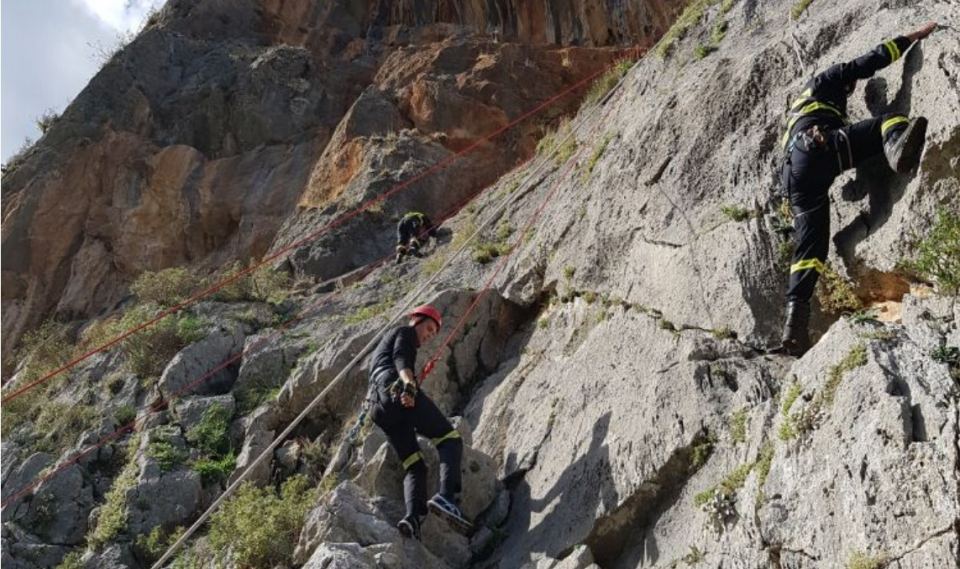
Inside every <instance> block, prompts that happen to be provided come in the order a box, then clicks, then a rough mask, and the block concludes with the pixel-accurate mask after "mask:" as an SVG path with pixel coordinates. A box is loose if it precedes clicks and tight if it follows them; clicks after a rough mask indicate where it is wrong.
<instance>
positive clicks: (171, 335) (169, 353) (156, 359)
mask: <svg viewBox="0 0 960 569" xmlns="http://www.w3.org/2000/svg"><path fill="white" fill-rule="evenodd" d="M156 313H157V306H156V305H153V304H141V305H138V306H135V307H134V308H132V309H131V310H129V311H127V313H126V314H124V315H123V318H121V319H120V320H119V322H118V323H117V324H116V330H117V333H120V331H126V330H131V329H133V328H136V327H138V326H140V325H142V324H144V323H145V322H148V321H150V320H152V319H153V318H154V317H155V315H156ZM203 329H204V322H203V321H202V320H200V319H199V318H197V317H195V316H191V315H189V314H182V315H174V314H170V315H167V316H165V317H163V318H161V319H160V320H158V321H156V322H154V323H153V324H151V325H150V326H147V327H146V328H143V329H142V330H139V331H137V332H136V333H134V334H132V335H130V336H128V337H127V338H125V339H124V340H123V341H122V342H121V343H120V349H121V350H122V351H123V353H124V355H126V365H127V368H128V369H129V370H130V371H131V372H133V373H134V374H136V375H137V376H138V377H140V378H149V377H157V376H159V375H160V374H161V373H162V372H163V368H164V367H166V365H167V363H168V362H169V361H170V360H171V359H173V356H175V355H177V352H179V351H180V350H181V349H183V348H184V347H185V346H187V345H188V344H191V343H193V342H196V341H197V340H199V339H201V338H202V337H203V336H204V330H203Z"/></svg>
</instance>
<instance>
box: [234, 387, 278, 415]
mask: <svg viewBox="0 0 960 569" xmlns="http://www.w3.org/2000/svg"><path fill="white" fill-rule="evenodd" d="M279 394H280V388H279V387H273V386H269V385H253V386H250V387H247V388H244V389H241V390H239V391H237V392H236V393H235V395H236V397H237V412H238V413H239V414H241V415H246V414H247V413H249V412H250V411H253V410H254V409H256V408H257V407H259V406H260V405H262V404H264V403H266V402H267V401H273V400H274V399H276V398H277V395H279Z"/></svg>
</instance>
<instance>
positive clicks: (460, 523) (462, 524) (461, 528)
mask: <svg viewBox="0 0 960 569" xmlns="http://www.w3.org/2000/svg"><path fill="white" fill-rule="evenodd" d="M427 508H428V509H429V510H430V511H431V512H433V513H434V514H436V515H437V516H439V517H441V518H443V519H444V521H446V522H447V523H448V524H450V525H451V526H453V528H454V529H455V530H457V531H458V532H460V533H462V534H464V535H469V534H470V532H472V531H473V524H471V523H470V522H468V521H467V520H465V519H463V518H461V517H460V516H455V515H453V514H451V513H450V512H448V511H446V510H444V509H443V508H441V507H440V506H438V505H436V504H434V503H433V502H427Z"/></svg>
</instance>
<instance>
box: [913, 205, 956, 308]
mask: <svg viewBox="0 0 960 569" xmlns="http://www.w3.org/2000/svg"><path fill="white" fill-rule="evenodd" d="M903 265H904V266H905V268H907V269H908V270H910V271H912V272H913V273H915V274H916V275H917V276H919V277H921V278H923V279H924V280H927V281H930V282H935V283H937V285H938V286H939V287H940V290H942V291H943V292H944V293H946V294H957V293H958V292H960V214H958V213H952V212H950V211H948V210H947V209H945V208H941V209H939V210H938V211H937V221H936V223H935V224H934V226H933V229H932V230H931V231H930V233H929V234H928V235H927V236H926V238H924V239H923V240H922V241H920V242H919V243H918V244H917V246H916V258H915V259H913V260H911V261H906V262H905V263H903Z"/></svg>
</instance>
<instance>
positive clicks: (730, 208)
mask: <svg viewBox="0 0 960 569" xmlns="http://www.w3.org/2000/svg"><path fill="white" fill-rule="evenodd" d="M720 212H721V213H723V215H725V216H727V217H728V218H729V219H731V220H733V221H746V220H748V219H750V218H751V217H753V216H754V215H756V213H757V212H756V211H754V210H752V209H746V208H742V207H739V206H735V205H725V206H722V207H721V208H720Z"/></svg>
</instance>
